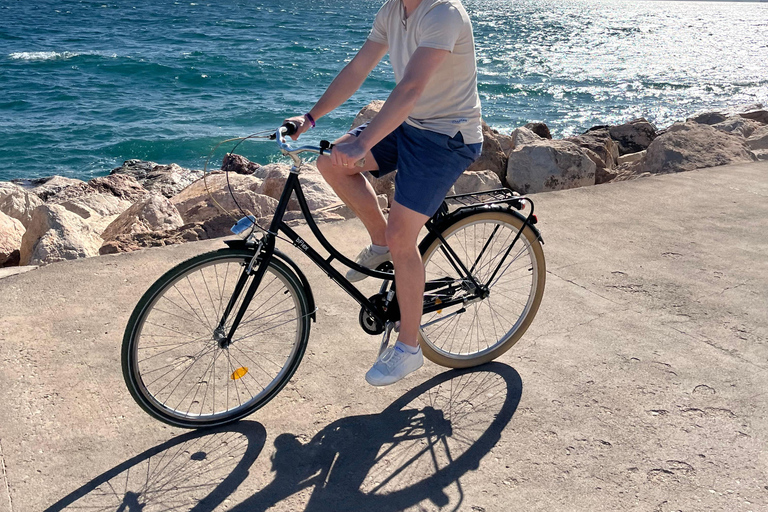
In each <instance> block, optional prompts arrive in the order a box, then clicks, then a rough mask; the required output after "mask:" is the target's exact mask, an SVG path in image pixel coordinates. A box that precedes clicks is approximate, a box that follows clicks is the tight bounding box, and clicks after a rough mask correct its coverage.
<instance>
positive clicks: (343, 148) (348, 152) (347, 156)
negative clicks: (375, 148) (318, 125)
mask: <svg viewBox="0 0 768 512" xmlns="http://www.w3.org/2000/svg"><path fill="white" fill-rule="evenodd" d="M367 153H368V149H367V148H365V147H364V146H363V145H362V144H360V142H359V141H357V140H354V141H352V142H347V143H342V144H337V145H335V146H333V149H331V163H333V165H334V166H341V167H347V168H350V169H351V168H353V167H354V166H355V164H356V163H357V162H359V161H360V160H362V159H363V158H365V155H366V154H367Z"/></svg>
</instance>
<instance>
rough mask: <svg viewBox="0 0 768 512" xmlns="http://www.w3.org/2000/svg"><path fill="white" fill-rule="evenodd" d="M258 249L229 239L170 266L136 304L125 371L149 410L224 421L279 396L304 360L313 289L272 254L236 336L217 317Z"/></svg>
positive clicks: (183, 422)
mask: <svg viewBox="0 0 768 512" xmlns="http://www.w3.org/2000/svg"><path fill="white" fill-rule="evenodd" d="M252 256H253V252H251V251H248V250H243V249H222V250H219V251H215V252H210V253H206V254H202V255H200V256H197V257H195V258H192V259H190V260H187V261H185V262H183V263H180V264H179V265H177V266H176V267H174V268H172V269H171V270H169V271H168V272H167V273H166V274H165V275H163V276H162V277H161V278H160V279H158V281H157V282H156V283H155V284H154V285H153V286H152V287H151V288H150V289H149V290H148V291H147V292H146V293H145V294H144V296H143V297H142V298H141V300H140V301H139V303H138V304H137V305H136V308H135V309H134V312H133V314H132V315H131V318H130V320H129V322H128V326H127V327H126V330H125V336H124V338H123V348H122V366H123V377H124V378H125V382H126V384H127V386H128V389H129V390H130V392H131V395H133V398H134V399H135V400H136V402H137V403H138V404H139V405H140V406H141V407H142V408H143V409H144V410H145V411H146V412H148V413H149V414H150V415H151V416H153V417H155V418H157V419H159V420H160V421H163V422H165V423H168V424H171V425H174V426H178V427H185V428H195V427H211V426H216V425H223V424H226V423H230V422H232V421H235V420H238V419H240V418H242V417H244V416H246V415H248V414H251V413H252V412H254V411H255V410H257V409H258V408H260V407H262V406H263V405H264V404H266V403H267V402H268V401H269V400H271V399H272V398H273V397H274V396H275V395H276V394H277V393H278V392H279V391H280V390H281V389H282V387H283V386H284V385H285V384H286V383H287V382H288V380H289V379H290V378H291V376H292V375H293V373H294V371H295V370H296V368H297V367H298V365H299V362H300V361H301V358H302V356H303V354H304V350H305V349H306V345H307V339H308V338H309V328H310V320H309V313H308V305H307V304H308V303H307V297H306V294H305V292H304V288H303V287H302V286H301V282H300V281H299V279H298V278H297V277H296V275H295V274H294V273H293V272H292V271H291V270H290V269H289V268H288V267H287V266H286V265H284V264H283V263H282V262H280V261H277V260H275V259H272V260H271V261H270V262H269V265H268V267H267V270H266V272H265V274H264V277H263V279H262V281H261V284H260V285H259V288H258V291H257V292H256V295H255V296H254V297H253V300H251V302H250V304H248V305H247V309H246V312H245V315H244V316H243V319H242V321H241V323H240V325H239V327H238V329H237V331H236V332H235V335H234V336H233V338H232V343H231V344H229V345H226V346H224V347H222V346H221V343H220V340H221V338H222V335H221V333H222V332H224V333H227V332H229V326H230V324H231V322H232V320H233V319H234V316H235V314H236V313H237V311H238V309H239V308H240V307H241V303H242V300H243V297H244V295H245V290H247V289H248V286H249V285H250V283H251V280H252V279H253V277H252V276H248V277H247V281H246V285H245V288H243V292H241V293H240V297H239V298H238V299H237V302H236V303H235V306H234V308H233V309H232V313H231V314H230V315H229V317H228V320H227V323H226V324H225V326H224V329H220V330H218V332H217V327H218V324H219V321H220V319H221V317H222V315H223V313H224V310H225V308H226V306H227V304H228V303H229V300H230V298H231V297H232V296H233V293H234V288H235V285H236V283H237V282H238V279H240V278H241V276H243V272H244V271H245V268H246V267H247V265H248V264H249V263H250V261H251V258H252Z"/></svg>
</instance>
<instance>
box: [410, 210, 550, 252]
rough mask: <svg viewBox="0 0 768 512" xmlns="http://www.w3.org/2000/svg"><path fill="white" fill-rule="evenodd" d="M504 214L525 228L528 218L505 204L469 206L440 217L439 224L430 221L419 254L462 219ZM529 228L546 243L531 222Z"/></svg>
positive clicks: (537, 237)
mask: <svg viewBox="0 0 768 512" xmlns="http://www.w3.org/2000/svg"><path fill="white" fill-rule="evenodd" d="M493 211H496V212H504V213H508V214H510V215H512V216H514V217H517V218H518V219H519V220H520V222H522V223H523V225H524V226H525V225H526V224H525V220H526V217H525V216H524V215H522V214H521V213H520V212H518V211H517V210H515V209H514V208H511V207H509V206H507V205H504V204H478V205H476V206H469V207H465V208H460V209H458V210H456V211H455V212H452V213H449V214H447V215H444V216H442V217H440V218H439V219H438V220H437V222H433V220H432V219H430V221H429V223H428V225H429V224H431V226H430V231H429V233H427V235H426V236H425V237H424V238H423V239H422V241H421V243H420V244H419V253H420V254H424V252H425V251H426V250H427V249H428V248H429V246H430V245H432V242H434V241H435V238H437V236H436V235H435V232H437V233H442V232H443V231H445V229H446V228H447V227H448V226H450V225H451V224H453V223H454V222H457V221H459V220H461V219H464V218H466V217H469V216H470V215H475V214H476V213H484V212H493ZM527 226H528V227H529V228H530V229H531V231H533V234H534V235H536V239H537V240H539V241H540V242H542V243H543V242H544V240H543V239H542V238H541V233H540V232H539V230H538V229H537V228H536V226H534V225H533V223H532V222H529V223H528V224H527Z"/></svg>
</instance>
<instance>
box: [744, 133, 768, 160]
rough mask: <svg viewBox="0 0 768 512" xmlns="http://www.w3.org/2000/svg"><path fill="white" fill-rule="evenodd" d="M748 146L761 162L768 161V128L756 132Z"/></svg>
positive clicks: (748, 141)
mask: <svg viewBox="0 0 768 512" xmlns="http://www.w3.org/2000/svg"><path fill="white" fill-rule="evenodd" d="M747 145H748V146H749V147H750V149H751V150H752V152H753V153H754V154H755V155H756V156H757V158H759V159H760V160H768V126H763V127H762V128H760V129H758V130H755V132H754V133H753V134H752V136H751V137H750V138H748V139H747Z"/></svg>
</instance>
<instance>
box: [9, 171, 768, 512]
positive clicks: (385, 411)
mask: <svg viewBox="0 0 768 512" xmlns="http://www.w3.org/2000/svg"><path fill="white" fill-rule="evenodd" d="M535 200H536V211H537V213H538V216H539V219H540V223H539V226H540V228H541V230H542V233H543V236H544V240H545V242H546V244H545V246H544V251H545V254H546V256H547V262H548V276H547V288H546V292H545V296H544V301H543V303H542V307H541V309H540V311H539V314H538V317H537V319H536V321H535V322H534V323H533V325H532V327H531V329H530V330H529V332H528V333H527V334H526V336H524V337H523V339H522V340H521V341H520V342H519V343H518V344H517V345H516V346H515V347H514V348H513V349H512V350H511V351H509V352H508V353H507V354H505V355H504V356H502V357H501V358H500V359H499V360H498V361H497V362H495V363H493V364H491V365H489V366H485V367H481V368H478V369H476V370H475V371H469V372H453V371H448V372H446V371H445V370H444V369H443V368H439V367H436V366H435V365H433V364H431V363H427V364H426V365H425V367H424V369H422V370H420V371H419V372H418V373H417V374H414V375H413V376H411V377H410V378H408V379H406V380H405V381H403V382H400V383H398V384H395V385H393V386H391V387H388V388H384V389H374V388H371V387H369V386H368V385H367V384H366V383H365V381H364V379H363V376H364V373H365V371H366V370H367V368H368V367H369V365H370V364H371V362H372V361H373V359H374V357H375V354H376V350H377V345H376V342H377V339H376V338H370V339H369V337H367V336H365V335H364V334H362V331H361V330H360V328H359V327H358V325H357V313H358V308H357V306H356V304H355V303H354V302H353V301H352V300H351V299H350V298H348V297H347V296H346V295H345V294H343V292H342V291H341V289H339V288H338V287H336V285H334V284H333V283H331V282H330V281H329V280H328V278H327V277H326V276H325V275H324V274H322V273H321V272H319V271H318V270H317V269H315V268H314V267H312V266H310V265H309V264H308V262H307V260H305V259H299V257H297V259H298V261H300V262H301V263H302V266H303V267H304V268H305V271H306V273H307V274H308V277H309V280H310V282H311V284H312V286H313V288H314V292H315V297H316V299H317V302H318V305H319V311H318V322H317V323H316V324H313V326H312V336H311V339H310V345H309V349H308V352H307V355H306V357H305V358H304V361H303V363H302V365H301V367H300V368H299V370H298V372H297V374H296V375H295V377H294V379H293V380H292V382H291V383H290V384H289V385H288V387H287V388H286V389H285V390H284V391H283V392H281V394H280V395H279V396H278V397H277V398H276V399H275V400H273V401H272V402H271V403H270V404H268V405H267V406H266V407H265V408H263V409H262V410H261V411H259V412H257V413H256V414H254V415H252V416H251V417H249V418H248V419H246V420H245V421H241V422H240V423H238V424H237V425H235V426H233V427H230V428H225V429H220V430H215V431H207V432H194V431H192V432H189V431H182V430H177V429H173V428H169V427H166V426H164V425H162V424H160V423H158V422H156V421H153V420H152V419H150V418H149V417H148V416H147V415H146V414H145V413H143V412H142V411H141V410H140V409H139V407H138V406H136V405H135V404H134V403H133V401H132V399H131V397H130V395H129V394H128V392H127V390H126V389H125V387H124V384H123V381H122V377H121V371H120V362H119V353H120V350H119V349H120V343H121V338H122V332H123V328H124V327H125V323H126V321H127V319H128V316H129V314H130V312H131V309H132V308H133V306H134V304H135V303H136V301H137V300H138V298H139V297H140V295H141V294H142V293H143V292H144V290H145V289H146V288H147V287H148V286H149V285H150V283H152V281H153V280H154V279H156V278H157V277H158V276H159V275H160V274H161V273H162V272H164V271H165V270H166V269H168V268H170V267H171V266H172V265H174V264H175V263H177V262H179V261H181V260H183V259H185V258H188V257H190V256H192V255H196V254H198V253H200V252H202V251H206V250H209V249H212V248H214V247H218V246H219V245H221V243H220V242H218V241H211V242H201V243H195V244H188V245H183V246H176V247H171V248H164V249H152V250H146V251H142V252H136V253H131V254H122V255H116V256H105V257H99V258H91V259H86V260H79V261H72V262H64V263H57V264H53V265H50V266H47V267H43V268H40V269H37V270H34V271H32V272H27V273H24V274H20V275H14V276H11V277H6V278H4V279H2V280H0V292H2V293H1V296H2V302H1V303H0V411H2V412H1V413H0V414H1V415H2V419H1V420H0V511H3V512H6V511H11V512H27V511H37V510H52V511H55V510H119V511H139V510H142V511H145V512H149V511H155V510H195V511H205V510H248V511H250V510H266V509H270V510H279V511H298V510H310V511H324V510H328V511H336V510H350V511H366V510H375V511H382V510H383V511H388V510H462V511H464V510H466V511H474V512H480V511H509V510H525V511H529V510H547V511H550V510H562V511H582V510H583V511H597V510H638V511H640V510H643V511H645V510H647V511H676V510H685V511H695V510H701V511H705V510H706V511H712V510H718V511H748V510H754V511H758V510H768V456H767V454H766V442H767V441H768V419H767V418H766V414H767V413H768V407H767V406H766V393H767V392H768V384H766V382H767V381H768V362H767V360H766V357H767V356H768V318H767V316H768V315H766V303H767V302H768V257H767V256H768V162H763V163H756V164H749V165H739V166H730V167H723V168H714V169H708V170H701V171H694V172H688V173H682V174H677V175H667V176H657V177H653V178H647V179H640V180H637V181H631V182H624V183H615V184H608V185H601V186H596V187H590V188H582V189H577V190H569V191H563V192H555V193H547V194H539V195H537V196H536V197H535ZM328 231H329V235H330V238H331V239H332V240H334V241H335V242H336V243H338V244H339V246H340V247H342V248H343V249H344V250H345V252H346V253H348V254H350V255H354V254H355V253H356V252H357V250H358V249H359V247H360V245H362V244H363V242H364V241H365V236H364V233H363V230H362V228H361V226H360V225H359V224H358V223H357V222H356V221H350V222H346V223H343V224H335V225H330V226H329V227H328ZM366 286H367V287H368V288H369V289H372V287H373V286H374V285H373V284H372V283H368V284H366Z"/></svg>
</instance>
